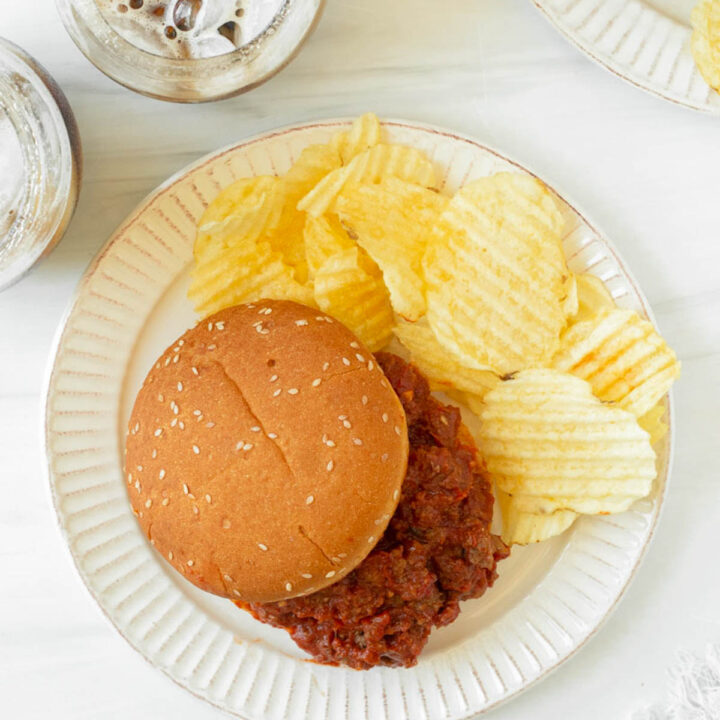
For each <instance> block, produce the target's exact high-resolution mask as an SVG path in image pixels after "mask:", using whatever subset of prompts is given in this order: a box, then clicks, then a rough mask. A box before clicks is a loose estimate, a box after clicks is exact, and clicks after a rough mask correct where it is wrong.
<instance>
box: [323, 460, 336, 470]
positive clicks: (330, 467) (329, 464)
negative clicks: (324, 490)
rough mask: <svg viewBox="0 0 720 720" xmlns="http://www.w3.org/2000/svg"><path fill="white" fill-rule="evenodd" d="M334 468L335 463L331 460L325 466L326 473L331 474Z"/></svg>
mask: <svg viewBox="0 0 720 720" xmlns="http://www.w3.org/2000/svg"><path fill="white" fill-rule="evenodd" d="M334 467H335V463H334V462H333V461H332V460H330V462H329V463H328V464H327V465H326V466H325V468H326V469H327V471H328V472H331V471H332V469H333V468H334Z"/></svg>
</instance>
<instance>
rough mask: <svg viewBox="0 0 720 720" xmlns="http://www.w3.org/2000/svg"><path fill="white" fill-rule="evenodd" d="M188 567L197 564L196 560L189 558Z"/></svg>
mask: <svg viewBox="0 0 720 720" xmlns="http://www.w3.org/2000/svg"><path fill="white" fill-rule="evenodd" d="M187 564H188V567H192V566H193V565H194V564H195V561H194V560H188V561H187Z"/></svg>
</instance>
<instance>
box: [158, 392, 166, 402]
mask: <svg viewBox="0 0 720 720" xmlns="http://www.w3.org/2000/svg"><path fill="white" fill-rule="evenodd" d="M164 401H165V396H164V395H163V394H162V393H159V394H158V402H164Z"/></svg>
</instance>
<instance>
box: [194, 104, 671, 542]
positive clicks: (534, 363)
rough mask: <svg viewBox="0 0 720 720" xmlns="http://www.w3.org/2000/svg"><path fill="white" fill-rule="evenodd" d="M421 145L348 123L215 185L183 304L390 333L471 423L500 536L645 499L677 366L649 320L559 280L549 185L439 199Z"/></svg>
mask: <svg viewBox="0 0 720 720" xmlns="http://www.w3.org/2000/svg"><path fill="white" fill-rule="evenodd" d="M436 184H437V177H436V174H435V169H434V167H433V164H432V162H431V161H430V160H429V158H427V157H426V156H425V155H424V154H423V153H422V152H421V151H419V150H417V149H415V148H412V147H406V146H402V145H393V144H386V143H384V142H382V129H381V127H380V123H379V121H378V119H377V117H375V116H374V115H371V114H369V115H364V116H363V117H361V118H359V119H358V120H357V121H356V122H355V123H354V124H353V126H352V128H350V129H349V130H347V131H344V132H339V133H337V134H336V135H334V136H333V137H332V139H331V140H330V142H329V143H328V144H327V145H312V146H309V147H307V148H305V150H304V151H303V152H302V153H301V155H300V157H299V158H298V159H297V161H296V162H295V163H294V164H293V166H292V167H291V168H290V170H289V171H288V172H287V173H285V174H284V175H282V176H280V177H274V176H273V177H270V176H261V177H252V178H246V179H243V180H239V181H238V182H236V183H234V184H232V185H230V186H229V187H227V188H226V189H224V190H223V191H222V192H221V193H220V195H219V196H218V197H217V198H216V199H215V201H214V202H213V203H212V204H211V205H210V206H209V207H208V208H207V210H206V212H205V214H204V215H203V217H202V218H201V220H200V223H199V226H198V234H197V239H196V242H195V248H194V260H195V262H194V266H193V270H192V281H191V287H190V290H189V296H190V299H191V300H192V301H193V303H194V305H195V307H196V310H197V311H198V312H199V313H200V314H202V315H209V314H211V313H213V312H215V311H217V310H220V309H221V308H223V307H227V306H230V305H235V304H237V303H241V302H250V301H252V300H255V299H258V298H261V297H265V298H275V299H282V298H284V299H291V300H296V301H298V302H301V303H304V304H306V305H314V306H316V307H318V308H320V309H322V310H323V311H325V312H328V313H330V314H332V315H333V316H335V317H336V318H338V320H340V321H341V322H343V323H344V324H345V325H347V326H348V327H349V328H350V329H351V330H353V331H354V332H355V333H356V334H357V335H358V337H360V338H361V339H362V340H363V342H364V343H365V344H366V345H367V346H368V347H369V348H370V349H372V350H374V351H375V350H379V349H381V348H383V347H385V346H386V345H387V344H388V343H389V342H390V341H391V340H392V339H393V337H396V338H397V340H399V342H400V343H401V344H402V345H403V346H404V347H405V348H406V350H407V352H408V353H409V355H410V358H411V360H412V361H413V362H414V363H415V364H416V365H417V366H418V367H419V368H420V370H422V371H423V372H424V373H425V375H426V376H427V377H428V378H429V379H430V381H431V383H432V384H433V387H434V388H435V389H438V390H444V391H446V392H448V393H449V394H451V395H452V396H453V397H454V398H457V399H459V400H460V401H461V402H463V403H464V404H465V405H466V406H467V407H468V408H470V409H471V410H472V411H473V412H474V413H475V414H476V415H477V416H478V417H479V418H480V421H481V422H480V425H479V430H478V432H477V437H476V440H477V443H478V448H479V450H480V453H481V455H482V457H483V458H484V461H485V463H486V466H487V471H488V473H489V475H490V477H491V478H492V480H493V481H494V483H495V487H496V497H497V499H498V502H499V505H500V508H501V511H502V515H503V537H504V539H505V540H506V541H507V542H509V543H517V544H527V543H531V542H538V541H541V540H544V539H546V538H548V537H551V536H553V535H557V534H559V533H561V532H563V531H564V530H565V529H566V528H568V527H569V526H570V525H571V524H572V523H573V522H574V520H575V519H576V518H577V516H578V515H579V514H581V513H585V514H598V513H604V514H606V513H616V512H622V511H624V510H626V509H627V508H628V507H630V505H631V504H632V503H633V502H635V500H637V499H639V498H641V497H644V496H646V495H647V494H648V493H649V492H650V491H651V488H652V483H653V480H654V479H655V476H656V469H655V452H654V451H653V444H655V443H656V442H658V441H659V440H660V439H661V438H662V436H663V435H664V433H665V431H666V430H667V428H666V427H665V425H664V424H663V420H662V417H663V413H664V408H663V405H662V399H663V397H664V395H665V394H666V393H667V391H668V389H669V388H670V385H671V384H672V382H673V380H674V379H675V378H676V377H677V375H678V373H679V364H678V362H677V359H676V357H675V354H674V353H673V352H672V350H670V348H669V347H668V346H667V345H666V343H665V342H664V340H663V339H662V338H661V337H660V336H659V335H658V334H657V332H656V331H655V329H654V328H653V326H652V325H651V324H650V323H648V322H646V321H645V320H643V319H641V318H640V317H639V316H638V315H637V314H636V313H635V312H633V311H630V310H622V309H620V308H618V307H616V306H615V303H614V302H613V300H612V298H611V297H610V295H609V294H608V292H607V290H606V289H605V286H604V285H603V283H602V282H601V281H600V280H598V279H597V278H595V277H593V276H591V275H574V274H573V273H572V272H570V270H569V269H568V266H567V262H566V258H565V255H564V253H563V248H562V242H561V239H562V237H563V228H564V219H563V215H562V213H561V212H560V210H559V208H558V206H557V204H556V201H555V198H554V196H553V195H552V193H551V192H550V191H549V190H548V189H547V188H546V187H545V186H544V185H543V184H542V183H541V182H540V181H539V180H537V179H535V178H533V177H531V176H529V175H526V174H515V173H498V174H496V175H493V176H490V177H484V178H481V179H480V180H476V181H474V182H471V183H468V184H467V185H465V186H464V187H462V188H461V189H460V190H459V191H458V192H457V193H455V194H454V195H453V196H452V197H448V196H445V195H442V194H440V193H439V192H438V191H437V189H436Z"/></svg>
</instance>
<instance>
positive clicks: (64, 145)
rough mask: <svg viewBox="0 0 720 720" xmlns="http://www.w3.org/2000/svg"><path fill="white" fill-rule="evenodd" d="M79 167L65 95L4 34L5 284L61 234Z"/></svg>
mask: <svg viewBox="0 0 720 720" xmlns="http://www.w3.org/2000/svg"><path fill="white" fill-rule="evenodd" d="M81 172H82V152H81V147H80V136H79V134H78V130H77V125H76V123H75V118H74V116H73V113H72V110H71V109H70V105H69V104H68V101H67V98H66V97H65V95H64V94H63V93H62V91H61V90H60V88H59V87H58V86H57V85H56V83H55V82H54V81H53V79H52V78H51V77H50V75H48V73H47V71H46V70H45V69H44V68H42V67H41V66H40V65H39V64H38V63H37V62H35V60H33V58H31V57H30V56H29V55H27V54H26V53H25V52H24V51H23V50H21V49H20V48H19V47H17V46H16V45H13V44H12V43H10V42H7V41H6V40H3V39H2V38H0V290H2V289H4V288H6V287H8V286H9V285H11V284H12V283H13V282H15V281H16V280H17V279H18V278H20V277H21V276H22V275H23V274H24V273H25V272H27V271H28V270H29V269H30V268H31V267H32V266H33V265H34V263H35V262H36V261H37V260H38V259H39V258H41V257H43V256H44V255H46V254H47V253H49V252H50V250H52V248H53V247H54V246H55V245H56V244H57V242H58V241H59V240H60V238H61V237H62V236H63V234H64V233H65V230H66V228H67V226H68V223H69V222H70V218H71V216H72V213H73V211H74V210H75V205H76V203H77V197H78V193H79V190H80V179H81Z"/></svg>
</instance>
